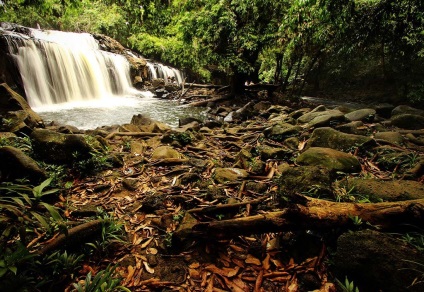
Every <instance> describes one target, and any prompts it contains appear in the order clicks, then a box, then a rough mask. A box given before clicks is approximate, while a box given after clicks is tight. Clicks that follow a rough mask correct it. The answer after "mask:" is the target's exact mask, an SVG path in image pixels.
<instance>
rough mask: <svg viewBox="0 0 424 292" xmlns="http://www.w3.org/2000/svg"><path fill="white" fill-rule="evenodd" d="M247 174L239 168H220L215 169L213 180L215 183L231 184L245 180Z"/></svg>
mask: <svg viewBox="0 0 424 292" xmlns="http://www.w3.org/2000/svg"><path fill="white" fill-rule="evenodd" d="M248 175H249V174H248V173H247V171H246V170H244V169H241V168H221V167H218V168H216V169H215V173H214V179H215V181H216V182H217V183H221V184H222V183H226V182H233V181H236V180H239V179H243V178H246V177H247V176H248Z"/></svg>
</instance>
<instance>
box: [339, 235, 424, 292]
mask: <svg viewBox="0 0 424 292" xmlns="http://www.w3.org/2000/svg"><path fill="white" fill-rule="evenodd" d="M334 262H335V269H334V271H335V273H336V276H337V277H338V278H339V279H340V280H343V279H344V278H345V277H348V279H349V280H350V281H354V283H355V284H356V285H358V286H359V290H360V291H393V292H395V291H396V292H397V291H423V290H424V283H423V282H421V283H420V282H418V283H417V284H415V285H412V284H413V281H414V279H416V278H417V277H418V279H420V277H422V263H424V256H423V254H422V253H420V252H418V250H416V249H415V248H414V247H412V246H409V245H407V244H406V243H405V242H403V241H401V240H399V239H396V238H394V237H393V236H391V235H388V234H385V233H380V232H377V231H371V230H364V231H358V232H348V233H344V234H343V235H341V236H340V237H339V239H338V241H337V253H336V255H335V258H334ZM420 265H421V266H420Z"/></svg>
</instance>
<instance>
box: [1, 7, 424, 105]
mask: <svg viewBox="0 0 424 292" xmlns="http://www.w3.org/2000/svg"><path fill="white" fill-rule="evenodd" d="M423 11H424V2H423V1H420V0H290V1H289V0H281V1H271V0H132V1H130V0H95V1H88V0H82V1H75V0H3V1H0V21H8V22H14V23H18V24H21V25H25V26H31V27H37V25H39V26H40V27H41V28H49V29H60V30H67V31H86V32H91V33H102V34H106V35H109V36H111V37H113V38H115V39H117V40H118V41H120V42H121V43H122V44H124V45H125V46H128V47H130V48H132V49H134V50H136V51H138V52H140V53H141V54H142V55H143V56H145V57H146V58H150V59H153V60H157V61H161V62H164V63H167V64H170V65H172V66H175V67H178V68H181V69H183V70H186V72H187V73H188V74H189V75H190V76H192V79H195V80H196V81H197V82H210V81H214V82H224V81H225V82H230V81H231V82H232V84H233V85H234V87H235V88H238V87H240V86H241V85H242V84H243V82H244V81H245V80H251V81H253V82H255V83H256V82H268V83H273V84H279V85H280V90H281V91H283V92H286V93H290V94H294V95H299V94H308V93H312V94H319V93H326V92H327V93H333V94H334V93H335V94H341V93H342V92H344V93H349V92H350V91H351V90H353V91H354V92H356V94H358V95H363V96H364V97H367V96H369V97H373V96H376V97H378V98H382V99H384V98H391V99H393V98H394V99H395V100H397V101H409V102H413V103H419V102H420V101H421V100H422V99H423V96H424V81H423V80H424V78H423V77H424V46H423V44H424V13H423ZM193 81H194V80H193Z"/></svg>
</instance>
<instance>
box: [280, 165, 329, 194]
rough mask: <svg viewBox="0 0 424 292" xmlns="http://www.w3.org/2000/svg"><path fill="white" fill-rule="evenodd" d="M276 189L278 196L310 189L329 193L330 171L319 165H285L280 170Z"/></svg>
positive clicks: (304, 191)
mask: <svg viewBox="0 0 424 292" xmlns="http://www.w3.org/2000/svg"><path fill="white" fill-rule="evenodd" d="M278 189H279V193H280V197H285V196H290V195H294V194H296V193H307V192H310V191H311V190H312V189H313V190H314V191H316V192H319V194H320V195H325V194H326V195H329V194H332V186H331V173H330V171H329V170H328V169H327V168H325V167H320V166H298V167H286V168H284V169H283V171H282V172H281V175H280V179H279V181H278ZM282 199H283V198H282Z"/></svg>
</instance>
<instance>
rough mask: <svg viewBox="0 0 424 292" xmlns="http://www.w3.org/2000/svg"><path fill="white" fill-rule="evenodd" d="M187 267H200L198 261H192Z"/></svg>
mask: <svg viewBox="0 0 424 292" xmlns="http://www.w3.org/2000/svg"><path fill="white" fill-rule="evenodd" d="M188 267H189V268H191V269H197V268H198V267H200V264H199V262H194V263H191V264H190V265H189V266H188Z"/></svg>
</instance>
